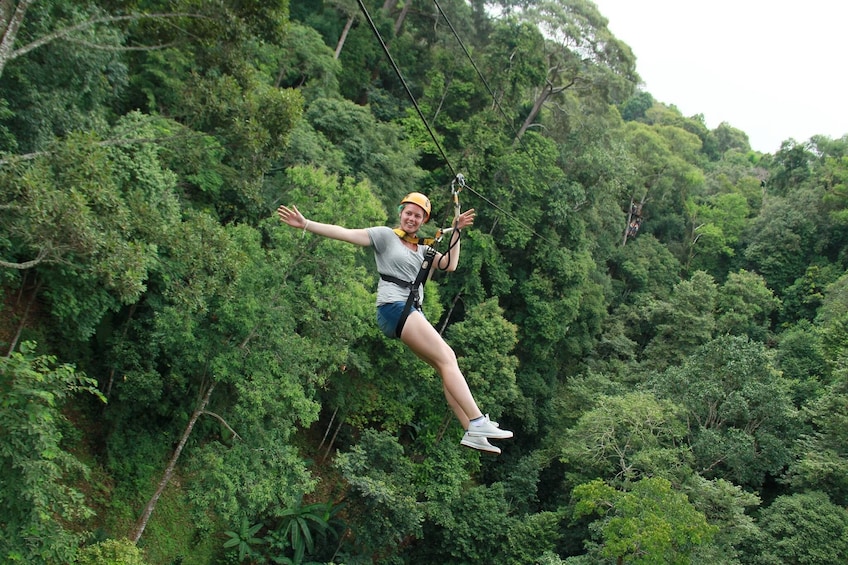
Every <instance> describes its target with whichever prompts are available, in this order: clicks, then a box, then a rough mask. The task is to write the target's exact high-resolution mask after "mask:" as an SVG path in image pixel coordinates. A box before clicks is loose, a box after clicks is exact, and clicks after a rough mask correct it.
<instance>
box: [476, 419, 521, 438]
mask: <svg viewBox="0 0 848 565" xmlns="http://www.w3.org/2000/svg"><path fill="white" fill-rule="evenodd" d="M466 435H470V436H474V437H487V438H490V439H509V438H511V437H512V432H511V431H509V430H502V429H500V428H499V427H497V425H495V424H493V423H492V422H491V421H489V416H488V415H486V416H483V419H482V420H480V421H479V422H478V423H476V424H475V423H474V422H471V423H470V424H469V425H468V431H467V432H466Z"/></svg>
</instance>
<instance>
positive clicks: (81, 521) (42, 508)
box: [0, 342, 105, 563]
mask: <svg viewBox="0 0 848 565" xmlns="http://www.w3.org/2000/svg"><path fill="white" fill-rule="evenodd" d="M95 384H96V382H95V381H94V380H93V379H90V378H88V377H86V376H85V375H83V374H78V373H77V372H76V370H75V368H74V367H73V366H72V365H68V364H57V363H56V358H55V357H52V356H49V355H37V354H36V352H35V344H34V343H31V342H25V343H23V344H21V348H20V351H19V352H13V353H12V354H11V355H10V356H8V357H0V390H1V391H2V399H0V485H2V488H0V523H2V524H4V532H5V534H4V535H3V536H2V537H0V558H2V559H3V560H4V561H20V562H24V563H56V562H70V561H72V557H73V555H74V552H75V550H76V546H77V544H78V543H80V541H82V539H83V537H84V535H83V533H82V532H80V531H79V530H78V529H77V528H71V527H69V524H77V525H78V526H82V527H84V526H85V524H86V521H87V520H88V519H89V518H90V517H91V516H93V515H94V511H93V510H91V508H89V506H88V505H89V504H91V502H90V501H87V500H86V499H85V496H84V495H83V493H82V491H81V490H80V489H79V486H78V484H77V481H83V480H85V479H86V478H87V475H88V472H89V469H88V467H87V466H86V465H85V464H83V463H82V462H80V461H79V460H78V459H77V457H76V456H75V455H73V454H72V453H71V451H70V450H69V445H68V442H67V440H66V438H65V435H66V434H67V432H66V431H65V430H67V429H68V428H67V426H69V422H68V420H67V418H66V417H65V416H64V414H63V413H62V410H63V409H64V408H65V407H66V405H67V404H66V403H67V401H68V400H70V399H72V398H73V397H74V396H75V395H77V394H79V393H87V394H92V395H94V396H95V397H97V398H99V399H101V400H103V401H105V399H104V398H103V395H102V394H100V392H99V391H98V390H97V388H96V387H95Z"/></svg>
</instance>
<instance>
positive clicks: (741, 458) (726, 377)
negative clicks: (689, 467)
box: [653, 336, 799, 489]
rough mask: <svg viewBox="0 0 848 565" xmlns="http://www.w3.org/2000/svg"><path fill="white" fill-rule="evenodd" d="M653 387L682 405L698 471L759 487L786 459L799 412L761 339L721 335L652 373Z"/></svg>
mask: <svg viewBox="0 0 848 565" xmlns="http://www.w3.org/2000/svg"><path fill="white" fill-rule="evenodd" d="M653 387H654V390H656V391H657V394H658V395H659V396H660V397H662V398H669V399H671V400H673V401H674V402H676V403H677V404H680V405H681V406H682V407H683V408H684V409H685V411H686V413H687V416H686V419H687V421H689V444H690V445H691V448H692V452H693V454H694V456H695V464H694V465H693V467H694V468H695V469H697V470H699V471H700V472H701V474H703V475H704V476H706V477H721V478H725V479H728V480H732V481H733V482H734V483H736V484H740V485H743V486H744V485H747V486H750V487H752V488H755V489H758V488H761V486H762V484H763V481H764V480H765V478H766V476H769V475H770V476H772V477H777V476H779V475H780V473H781V471H782V469H783V468H784V467H785V466H786V465H787V464H788V463H789V462H790V461H791V459H792V456H793V451H792V449H791V445H792V441H793V440H794V438H795V434H796V433H797V431H798V423H799V421H798V414H797V412H796V410H795V408H794V406H793V405H792V391H791V388H790V386H789V382H787V381H786V379H785V378H783V377H782V376H781V375H780V373H779V372H778V371H777V368H776V367H775V364H774V360H773V354H772V353H771V352H769V351H768V350H767V349H766V347H765V345H764V344H762V343H759V342H755V341H750V340H749V339H748V338H747V337H737V336H721V337H719V338H716V339H715V340H713V341H711V342H709V343H707V344H705V345H704V346H702V347H700V348H698V349H697V350H695V351H694V352H693V353H692V354H691V355H690V356H689V357H687V358H686V360H685V361H684V363H683V364H682V365H681V366H679V367H670V368H668V369H667V370H666V371H665V372H663V373H662V374H660V375H658V376H657V377H656V378H655V379H654V381H653Z"/></svg>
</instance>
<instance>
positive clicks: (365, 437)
mask: <svg viewBox="0 0 848 565" xmlns="http://www.w3.org/2000/svg"><path fill="white" fill-rule="evenodd" d="M335 464H336V467H337V468H338V469H339V471H340V472H341V474H342V476H343V477H344V479H345V481H346V482H347V484H348V485H349V491H348V494H347V496H346V498H347V500H348V501H349V503H350V512H351V515H356V518H357V519H356V520H355V521H354V520H350V521H349V522H348V523H349V525H350V528H351V530H352V532H353V535H354V543H355V545H356V547H357V548H358V551H359V552H360V553H362V554H374V553H379V554H392V553H394V552H395V551H396V550H397V546H398V544H399V543H400V542H401V541H403V540H405V539H406V538H407V536H418V535H420V533H421V523H422V521H423V518H424V514H423V508H422V507H421V505H420V503H418V502H417V500H416V485H415V481H414V480H413V476H414V466H413V464H412V462H411V461H410V460H409V459H408V458H406V457H405V455H404V450H403V447H402V446H401V445H400V444H399V443H397V440H396V439H395V438H393V437H391V436H389V435H388V434H386V433H381V432H377V431H374V430H364V431H363V434H362V437H361V440H360V442H359V443H358V444H357V445H355V446H354V447H353V448H352V449H351V450H350V451H348V452H345V453H340V454H339V455H338V456H337V457H336V463H335Z"/></svg>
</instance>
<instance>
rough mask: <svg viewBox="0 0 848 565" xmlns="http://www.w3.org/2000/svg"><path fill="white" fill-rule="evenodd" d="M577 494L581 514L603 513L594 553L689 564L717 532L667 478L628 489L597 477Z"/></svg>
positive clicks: (625, 559) (644, 564)
mask: <svg viewBox="0 0 848 565" xmlns="http://www.w3.org/2000/svg"><path fill="white" fill-rule="evenodd" d="M573 496H574V499H575V509H574V516H575V518H580V517H582V516H585V515H593V514H600V516H601V519H600V520H598V521H597V522H596V523H595V524H594V526H596V527H595V528H594V530H595V531H596V532H597V535H596V538H595V539H596V540H597V541H598V543H599V544H600V545H598V546H597V547H596V548H594V549H593V550H592V551H591V552H590V554H595V555H598V556H602V557H605V558H612V559H618V560H619V561H622V562H627V563H634V564H639V565H650V564H654V563H674V564H679V565H684V564H688V563H691V562H692V561H691V557H692V553H693V552H694V551H695V549H696V548H698V546H700V545H702V544H704V543H707V542H709V541H710V539H711V538H712V536H713V535H714V534H715V532H716V528H715V527H713V526H710V525H709V524H707V521H706V518H705V517H704V515H703V514H702V513H701V512H699V511H697V510H696V509H695V508H694V507H693V506H692V505H691V503H689V501H688V500H687V499H686V496H685V495H683V494H681V493H679V492H676V491H674V490H673V489H672V487H671V483H670V482H669V481H667V480H665V479H662V478H645V479H642V480H639V481H637V482H635V483H633V484H632V485H631V486H630V488H628V489H626V490H616V489H614V488H612V487H610V486H608V485H606V484H604V483H603V481H601V480H600V479H597V480H594V481H592V482H590V483H586V484H583V485H579V486H578V487H576V488H575V489H574V491H573Z"/></svg>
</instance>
